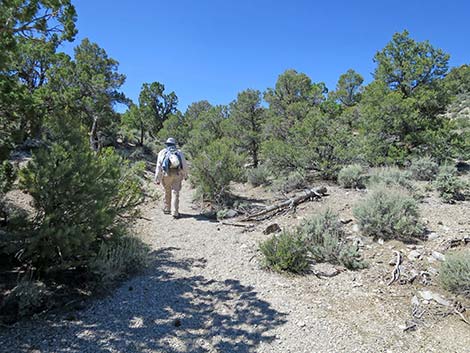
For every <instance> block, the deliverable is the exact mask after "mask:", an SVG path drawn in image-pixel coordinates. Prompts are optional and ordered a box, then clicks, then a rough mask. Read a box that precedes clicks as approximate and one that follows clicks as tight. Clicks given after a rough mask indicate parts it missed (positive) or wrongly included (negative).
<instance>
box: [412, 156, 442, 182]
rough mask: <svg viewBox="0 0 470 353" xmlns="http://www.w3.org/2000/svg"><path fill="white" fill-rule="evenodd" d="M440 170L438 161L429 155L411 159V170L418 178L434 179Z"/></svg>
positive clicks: (414, 176)
mask: <svg viewBox="0 0 470 353" xmlns="http://www.w3.org/2000/svg"><path fill="white" fill-rule="evenodd" d="M438 170H439V166H438V165H437V163H436V162H435V161H434V160H433V159H432V158H431V157H429V156H425V157H421V158H414V159H412V160H411V166H410V172H411V174H412V176H413V178H415V179H416V180H422V181H430V180H434V178H435V177H436V175H437V172H438Z"/></svg>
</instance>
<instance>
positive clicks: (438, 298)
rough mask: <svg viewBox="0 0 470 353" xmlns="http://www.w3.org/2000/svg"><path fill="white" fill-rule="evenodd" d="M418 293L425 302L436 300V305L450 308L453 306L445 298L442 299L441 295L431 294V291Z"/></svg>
mask: <svg viewBox="0 0 470 353" xmlns="http://www.w3.org/2000/svg"><path fill="white" fill-rule="evenodd" d="M418 293H419V294H420V295H421V297H422V298H423V299H424V300H427V301H431V300H434V301H435V302H436V303H438V304H441V305H444V306H450V305H451V304H450V302H449V301H447V300H446V299H445V298H444V297H442V296H441V295H439V294H437V293H434V292H431V291H429V290H423V291H419V292H418Z"/></svg>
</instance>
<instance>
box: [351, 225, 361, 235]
mask: <svg viewBox="0 0 470 353" xmlns="http://www.w3.org/2000/svg"><path fill="white" fill-rule="evenodd" d="M351 230H352V231H353V232H354V233H358V232H359V230H360V229H359V224H353V226H352V228H351Z"/></svg>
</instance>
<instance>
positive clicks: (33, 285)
mask: <svg viewBox="0 0 470 353" xmlns="http://www.w3.org/2000/svg"><path fill="white" fill-rule="evenodd" d="M47 295H48V290H47V288H46V286H45V285H44V283H42V282H39V281H33V280H32V279H30V278H22V279H21V280H20V281H19V282H18V284H17V285H16V286H15V287H14V288H13V289H12V290H11V291H10V292H9V293H8V295H7V296H6V297H5V299H4V301H3V303H2V306H1V307H0V309H1V311H2V313H3V314H6V315H7V317H12V318H15V320H16V319H18V318H21V317H26V316H30V315H32V314H34V313H37V312H39V311H40V310H41V309H43V308H44V306H45V304H46V299H47Z"/></svg>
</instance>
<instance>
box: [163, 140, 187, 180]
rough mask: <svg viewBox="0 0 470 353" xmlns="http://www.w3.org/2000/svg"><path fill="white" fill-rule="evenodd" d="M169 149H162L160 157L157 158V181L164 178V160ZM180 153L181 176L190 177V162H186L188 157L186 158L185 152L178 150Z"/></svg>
mask: <svg viewBox="0 0 470 353" xmlns="http://www.w3.org/2000/svg"><path fill="white" fill-rule="evenodd" d="M167 151H168V150H167V149H166V148H164V149H162V150H161V151H160V152H158V158H157V167H156V168H155V181H156V182H161V181H162V178H163V174H164V172H163V160H164V159H165V155H166V152H167ZM178 153H179V155H180V157H181V168H180V169H178V171H179V172H180V173H181V176H182V177H183V178H185V179H186V178H187V177H188V164H187V162H186V159H185V158H184V154H183V152H181V151H180V150H178Z"/></svg>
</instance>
